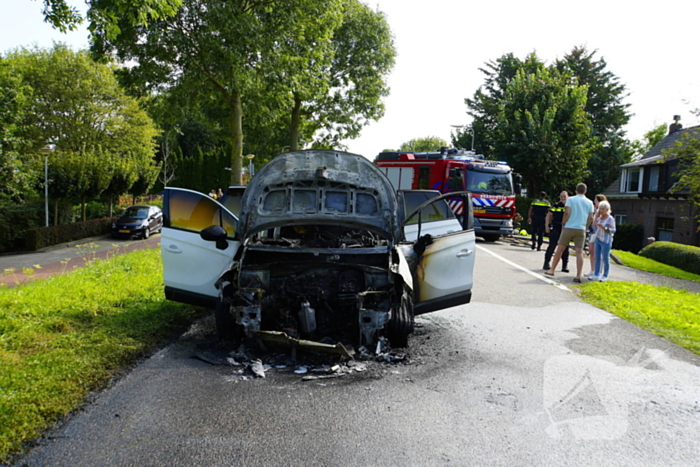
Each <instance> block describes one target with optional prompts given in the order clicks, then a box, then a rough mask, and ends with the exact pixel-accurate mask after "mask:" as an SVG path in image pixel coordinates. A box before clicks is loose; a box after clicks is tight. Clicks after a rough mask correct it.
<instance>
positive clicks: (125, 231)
mask: <svg viewBox="0 0 700 467" xmlns="http://www.w3.org/2000/svg"><path fill="white" fill-rule="evenodd" d="M119 233H131V230H120V231H119Z"/></svg>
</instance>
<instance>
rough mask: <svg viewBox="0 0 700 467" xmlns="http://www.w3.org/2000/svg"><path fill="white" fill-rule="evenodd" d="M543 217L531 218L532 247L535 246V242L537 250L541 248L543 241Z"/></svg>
mask: <svg viewBox="0 0 700 467" xmlns="http://www.w3.org/2000/svg"><path fill="white" fill-rule="evenodd" d="M544 221H545V218H544V217H533V218H532V246H533V247H534V246H535V242H537V248H540V247H541V246H542V242H543V241H544Z"/></svg>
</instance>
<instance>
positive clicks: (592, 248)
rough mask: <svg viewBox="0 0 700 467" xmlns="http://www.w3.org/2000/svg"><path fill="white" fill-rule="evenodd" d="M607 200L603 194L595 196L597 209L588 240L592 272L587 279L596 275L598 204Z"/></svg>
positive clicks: (594, 207)
mask: <svg viewBox="0 0 700 467" xmlns="http://www.w3.org/2000/svg"><path fill="white" fill-rule="evenodd" d="M607 200H608V198H606V197H605V195H603V194H599V195H595V197H594V198H593V209H595V211H594V212H593V222H591V226H590V227H589V228H588V239H587V240H586V241H587V242H588V258H589V260H590V262H591V270H590V271H589V272H588V274H586V277H591V276H592V275H594V274H595V259H596V257H597V256H598V255H596V252H595V234H596V223H597V220H598V204H599V203H600V202H601V201H607Z"/></svg>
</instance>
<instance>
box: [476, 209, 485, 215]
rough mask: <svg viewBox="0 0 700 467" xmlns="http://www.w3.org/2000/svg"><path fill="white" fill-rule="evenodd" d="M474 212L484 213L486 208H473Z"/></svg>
mask: <svg viewBox="0 0 700 467" xmlns="http://www.w3.org/2000/svg"><path fill="white" fill-rule="evenodd" d="M474 214H486V209H474Z"/></svg>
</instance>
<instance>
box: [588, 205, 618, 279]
mask: <svg viewBox="0 0 700 467" xmlns="http://www.w3.org/2000/svg"><path fill="white" fill-rule="evenodd" d="M594 222H595V227H596V232H595V274H594V275H593V276H591V277H589V279H590V280H592V281H600V282H605V281H607V280H608V275H609V274H610V250H611V249H612V243H613V236H614V235H615V230H616V229H615V218H614V217H613V216H612V213H611V211H610V203H608V202H607V201H601V202H600V203H599V204H598V213H597V215H596V218H595V220H594Z"/></svg>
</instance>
